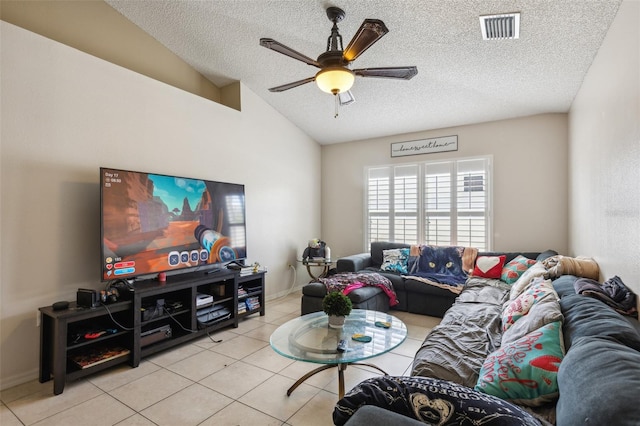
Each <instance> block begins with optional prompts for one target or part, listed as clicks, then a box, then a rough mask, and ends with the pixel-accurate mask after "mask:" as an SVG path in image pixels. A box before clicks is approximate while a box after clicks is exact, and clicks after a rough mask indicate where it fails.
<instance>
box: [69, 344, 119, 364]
mask: <svg viewBox="0 0 640 426" xmlns="http://www.w3.org/2000/svg"><path fill="white" fill-rule="evenodd" d="M129 352H131V351H129V349H126V348H122V347H106V346H98V347H91V348H87V349H86V350H85V351H83V352H82V353H79V354H76V355H71V356H70V357H69V358H70V359H71V361H73V362H74V363H75V364H76V365H77V366H78V367H80V368H82V369H85V368H89V367H93V366H95V365H98V364H102V363H103V362H107V361H111V360H112V359H116V358H121V357H123V356H127V355H129Z"/></svg>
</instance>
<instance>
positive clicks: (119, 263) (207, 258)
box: [100, 168, 246, 281]
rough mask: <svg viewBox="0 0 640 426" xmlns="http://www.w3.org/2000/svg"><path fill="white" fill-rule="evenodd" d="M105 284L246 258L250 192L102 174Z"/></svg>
mask: <svg viewBox="0 0 640 426" xmlns="http://www.w3.org/2000/svg"><path fill="white" fill-rule="evenodd" d="M100 204H101V207H100V210H101V216H100V225H101V239H102V244H101V259H102V260H101V261H102V281H109V280H113V279H129V278H134V277H140V276H146V275H154V274H158V273H160V272H169V271H174V270H181V269H188V268H202V267H207V266H208V268H207V269H211V267H212V265H215V264H220V263H225V262H229V261H232V260H240V259H244V258H246V237H245V233H246V224H245V197H244V185H240V184H233V183H226V182H215V181H207V180H202V179H191V178H185V177H180V176H167V175H160V174H153V173H144V172H135V171H127V170H117V169H109V168H100Z"/></svg>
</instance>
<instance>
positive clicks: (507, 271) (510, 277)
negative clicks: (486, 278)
mask: <svg viewBox="0 0 640 426" xmlns="http://www.w3.org/2000/svg"><path fill="white" fill-rule="evenodd" d="M535 263H536V261H535V260H533V259H529V258H527V257H524V256H522V255H518V256H516V258H515V259H513V260H512V261H511V262H509V263H507V264H506V265H504V268H502V274H501V276H500V279H501V280H502V281H504V282H505V283H507V284H513V283H515V282H516V281H517V280H518V278H520V276H521V275H522V274H524V273H525V271H526V270H527V269H529V268H530V267H532V266H533V265H535Z"/></svg>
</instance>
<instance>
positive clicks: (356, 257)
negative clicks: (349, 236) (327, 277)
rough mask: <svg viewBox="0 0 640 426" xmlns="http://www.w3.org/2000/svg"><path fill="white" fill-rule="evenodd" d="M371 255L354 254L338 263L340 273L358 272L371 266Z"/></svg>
mask: <svg viewBox="0 0 640 426" xmlns="http://www.w3.org/2000/svg"><path fill="white" fill-rule="evenodd" d="M371 264H372V262H371V253H360V254H352V255H351V256H346V257H341V258H340V259H338V261H337V262H336V269H337V271H338V272H358V271H361V270H363V269H365V268H367V267H369V266H371Z"/></svg>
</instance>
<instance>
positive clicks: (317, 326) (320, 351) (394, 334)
mask: <svg viewBox="0 0 640 426" xmlns="http://www.w3.org/2000/svg"><path fill="white" fill-rule="evenodd" d="M376 322H388V323H390V324H391V327H389V328H383V327H379V326H376V325H375V323H376ZM354 334H364V335H366V336H370V337H371V341H370V342H366V343H365V342H357V341H355V340H352V336H353V335H354ZM406 337H407V327H406V326H405V325H404V323H403V322H402V321H400V320H399V319H398V318H396V317H394V316H393V315H390V314H387V313H384V312H377V311H368V310H364V309H354V310H352V311H351V314H350V315H349V316H347V318H346V321H345V324H344V327H343V328H342V329H336V328H330V327H329V317H328V316H327V314H325V313H324V312H314V313H311V314H307V315H303V316H301V317H298V318H295V319H292V320H291V321H288V322H287V323H285V324H283V325H281V326H280V327H278V328H277V329H276V331H274V332H273V334H272V335H271V339H270V343H271V347H272V348H273V349H274V350H275V351H276V352H277V353H279V354H280V355H283V356H285V357H287V358H291V359H295V360H299V361H306V362H314V363H318V364H344V363H352V362H357V361H362V360H365V359H367V358H371V357H375V356H378V355H381V354H383V353H386V352H388V351H390V350H392V349H394V348H395V347H397V346H398V345H400V344H401V343H402V342H403V341H404V340H405V338H406ZM340 339H345V340H346V341H347V345H348V348H347V350H346V351H345V352H338V350H337V347H338V342H339V341H340Z"/></svg>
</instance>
